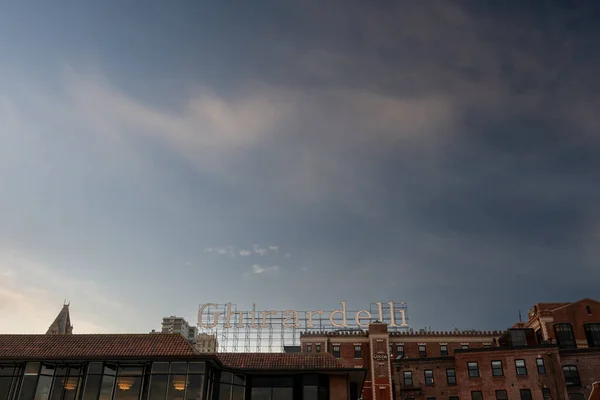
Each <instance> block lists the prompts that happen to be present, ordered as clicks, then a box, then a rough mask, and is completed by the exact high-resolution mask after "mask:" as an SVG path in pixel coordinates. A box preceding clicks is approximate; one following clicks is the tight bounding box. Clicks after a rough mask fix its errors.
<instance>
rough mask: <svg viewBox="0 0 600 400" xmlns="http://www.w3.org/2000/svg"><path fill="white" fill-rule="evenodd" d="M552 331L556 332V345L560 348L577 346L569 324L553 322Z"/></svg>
mask: <svg viewBox="0 0 600 400" xmlns="http://www.w3.org/2000/svg"><path fill="white" fill-rule="evenodd" d="M554 333H555V334H556V341H557V342H558V347H560V348H561V349H574V348H576V347H577V345H576V344H575V336H574V335H573V327H572V326H571V324H555V325H554Z"/></svg>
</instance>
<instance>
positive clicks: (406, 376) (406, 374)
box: [404, 371, 413, 386]
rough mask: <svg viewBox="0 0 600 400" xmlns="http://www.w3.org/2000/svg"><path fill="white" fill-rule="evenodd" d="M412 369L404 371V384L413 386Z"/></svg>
mask: <svg viewBox="0 0 600 400" xmlns="http://www.w3.org/2000/svg"><path fill="white" fill-rule="evenodd" d="M412 384H413V378H412V371H404V386H412Z"/></svg>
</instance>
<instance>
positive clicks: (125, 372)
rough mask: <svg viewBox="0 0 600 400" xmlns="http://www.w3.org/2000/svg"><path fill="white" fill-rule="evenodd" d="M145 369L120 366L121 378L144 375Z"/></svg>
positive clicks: (134, 366) (137, 366)
mask: <svg viewBox="0 0 600 400" xmlns="http://www.w3.org/2000/svg"><path fill="white" fill-rule="evenodd" d="M143 371H144V369H143V367H142V366H141V365H120V366H119V376H136V375H142V373H143Z"/></svg>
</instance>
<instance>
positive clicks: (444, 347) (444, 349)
mask: <svg viewBox="0 0 600 400" xmlns="http://www.w3.org/2000/svg"><path fill="white" fill-rule="evenodd" d="M440 355H441V356H442V357H445V356H447V355H448V346H447V345H445V344H440Z"/></svg>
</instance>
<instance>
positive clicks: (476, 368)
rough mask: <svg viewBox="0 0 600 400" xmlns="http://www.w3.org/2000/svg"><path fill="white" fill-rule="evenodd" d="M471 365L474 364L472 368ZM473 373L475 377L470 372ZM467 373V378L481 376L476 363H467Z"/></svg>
mask: <svg viewBox="0 0 600 400" xmlns="http://www.w3.org/2000/svg"><path fill="white" fill-rule="evenodd" d="M471 364H474V365H475V366H474V368H473V366H472V365H471ZM473 371H475V373H476V374H475V375H473V374H472V372H473ZM467 373H468V376H469V378H479V377H480V376H481V374H480V373H479V363H478V362H477V361H467Z"/></svg>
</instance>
